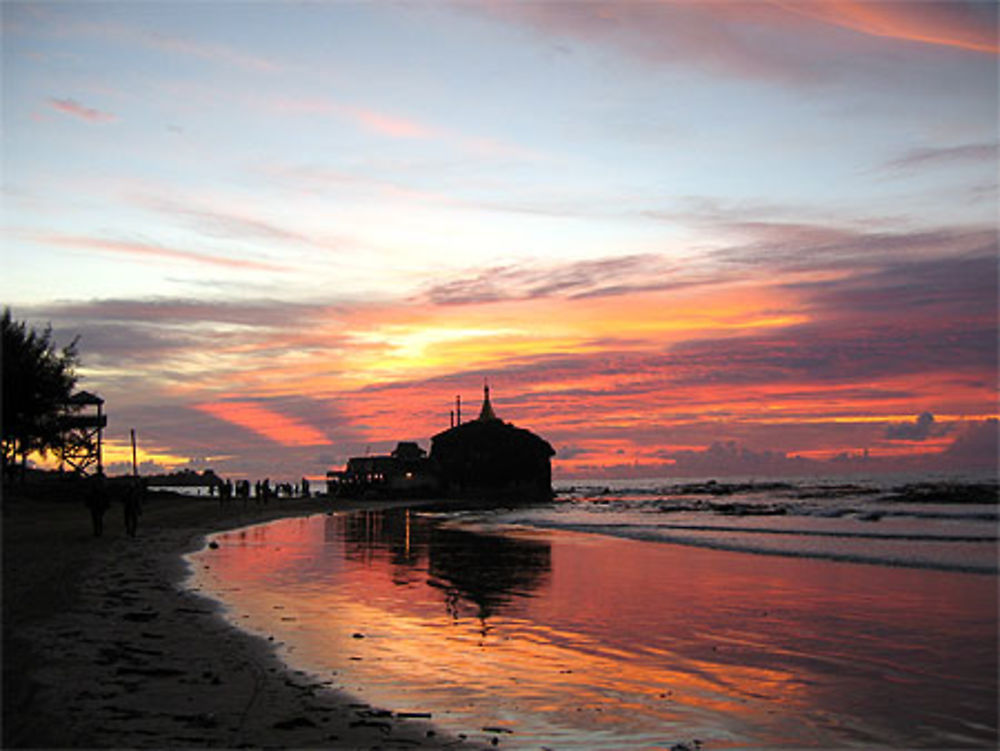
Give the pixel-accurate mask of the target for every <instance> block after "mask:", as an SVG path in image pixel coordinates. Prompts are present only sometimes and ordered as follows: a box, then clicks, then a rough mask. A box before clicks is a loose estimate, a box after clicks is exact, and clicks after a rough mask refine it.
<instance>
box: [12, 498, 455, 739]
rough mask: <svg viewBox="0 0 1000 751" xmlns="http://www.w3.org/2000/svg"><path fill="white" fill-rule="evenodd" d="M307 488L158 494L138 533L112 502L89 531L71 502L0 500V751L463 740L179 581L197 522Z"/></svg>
mask: <svg viewBox="0 0 1000 751" xmlns="http://www.w3.org/2000/svg"><path fill="white" fill-rule="evenodd" d="M327 507H328V503H327V502H326V501H323V500H319V499H309V500H306V499H302V500H294V501H289V500H282V501H280V502H272V503H271V504H270V505H269V506H266V507H257V506H254V505H253V504H252V503H251V504H250V506H249V507H248V508H246V509H244V508H243V506H242V505H238V504H231V505H230V506H229V507H227V508H225V509H222V508H220V506H219V504H218V502H217V501H215V500H212V499H207V498H206V499H192V498H188V497H177V496H173V497H171V496H155V497H152V498H150V499H149V500H148V501H147V503H146V505H145V508H144V511H143V516H142V519H141V522H140V526H139V532H138V535H137V536H136V537H135V538H129V537H127V536H126V535H125V532H124V523H123V519H122V508H121V507H120V506H117V505H114V506H112V507H111V509H110V510H109V511H108V513H107V515H106V524H105V531H104V535H103V536H102V537H100V538H96V537H94V536H93V534H92V530H91V526H90V519H89V516H88V513H87V510H86V509H85V508H84V506H83V504H82V502H74V501H73V500H72V499H62V500H59V501H54V500H34V499H29V498H25V497H21V496H19V495H18V494H17V493H16V490H15V492H14V493H8V494H7V496H6V497H5V498H4V502H3V746H4V748H61V747H77V748H143V747H160V748H162V747H171V748H180V747H223V748H239V747H250V746H253V747H284V748H302V747H311V748H315V747H327V748H329V747H338V748H386V749H389V748H412V747H441V746H444V745H448V746H454V747H462V746H463V745H465V744H464V743H463V742H462V739H452V738H447V737H444V736H443V735H441V734H439V732H438V731H436V730H435V729H434V728H433V727H431V726H430V725H429V724H427V723H426V721H424V720H423V719H422V718H402V719H401V718H399V717H396V716H393V715H392V713H390V712H388V711H385V710H383V709H382V708H379V707H370V706H366V705H364V704H362V703H359V702H358V701H357V700H356V699H355V698H353V697H351V696H350V695H347V694H344V693H338V692H336V691H333V690H331V687H330V682H326V683H323V682H318V681H316V680H315V679H314V678H310V677H307V676H305V675H304V674H297V673H295V672H293V671H289V670H288V669H287V668H286V667H285V666H284V665H283V663H282V662H281V661H280V660H278V659H277V657H276V656H275V655H274V651H273V644H272V643H269V642H268V641H267V640H266V639H264V638H257V637H253V636H249V635H246V634H244V633H242V632H240V631H238V630H237V629H234V628H233V627H231V626H229V625H228V624H226V623H225V622H224V621H223V620H222V618H221V617H220V616H219V614H218V612H217V606H216V605H215V604H214V603H213V602H211V601H209V600H207V599H205V598H203V597H201V596H199V595H198V593H196V592H191V591H184V590H182V589H181V588H179V586H178V585H179V583H180V582H182V581H183V579H184V577H185V575H186V570H185V564H184V563H183V561H182V558H181V555H182V554H183V553H185V552H188V551H191V550H194V549H197V548H198V547H200V546H201V545H202V544H203V536H204V535H205V534H207V533H209V532H213V531H218V530H222V529H231V528H235V527H239V526H243V525H246V524H251V523H256V522H260V521H265V520H268V519H273V518H278V517H283V516H290V515H305V514H310V513H322V512H324V511H325V510H326V509H327Z"/></svg>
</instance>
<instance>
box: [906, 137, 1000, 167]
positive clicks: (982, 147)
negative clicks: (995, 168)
mask: <svg viewBox="0 0 1000 751" xmlns="http://www.w3.org/2000/svg"><path fill="white" fill-rule="evenodd" d="M997 152H998V146H997V143H996V142H994V143H968V144H962V145H960V146H942V147H927V148H920V149H911V150H910V151H908V152H906V153H905V154H903V155H902V156H899V157H897V158H896V159H893V160H891V161H889V162H888V163H887V164H886V167H888V168H889V169H897V170H901V169H915V168H918V167H936V166H939V165H944V164H966V163H976V162H982V163H984V164H989V165H995V164H996V162H997Z"/></svg>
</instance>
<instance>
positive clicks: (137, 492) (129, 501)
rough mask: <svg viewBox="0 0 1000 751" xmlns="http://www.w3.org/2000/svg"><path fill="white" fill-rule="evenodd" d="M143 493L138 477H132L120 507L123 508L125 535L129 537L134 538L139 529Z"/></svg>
mask: <svg viewBox="0 0 1000 751" xmlns="http://www.w3.org/2000/svg"><path fill="white" fill-rule="evenodd" d="M143 492H144V488H143V485H142V481H141V480H140V479H139V478H138V477H133V478H132V481H131V482H130V483H129V486H128V488H127V489H126V491H125V497H124V498H123V499H122V505H123V506H124V507H125V534H127V535H128V536H129V537H135V533H136V531H137V530H138V528H139V516H140V515H141V514H142V496H143Z"/></svg>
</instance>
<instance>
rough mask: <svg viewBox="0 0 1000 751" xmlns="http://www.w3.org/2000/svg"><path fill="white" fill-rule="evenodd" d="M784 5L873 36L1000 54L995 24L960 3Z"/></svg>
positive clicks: (824, 0)
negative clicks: (977, 16) (984, 20)
mask: <svg viewBox="0 0 1000 751" xmlns="http://www.w3.org/2000/svg"><path fill="white" fill-rule="evenodd" d="M777 4H778V5H779V6H780V7H781V8H783V9H785V10H787V11H790V12H792V13H798V14H800V15H804V16H809V17H810V18H815V19H817V20H820V21H823V22H825V23H829V24H833V25H834V26H840V27H842V28H845V29H851V30H852V31H858V32H861V33H862V34H868V35H870V36H877V37H886V38H890V39H903V40H907V41H912V42H921V43H924V44H934V45H941V46H945V47H957V48H959V49H964V50H969V51H972V52H986V53H989V54H991V55H996V54H998V53H1000V46H998V45H997V29H996V26H995V25H992V24H990V23H985V22H983V19H982V18H976V16H975V14H974V13H973V12H972V11H970V9H969V8H968V7H963V6H962V4H961V3H947V4H944V3H918V2H910V3H903V2H870V0H814V2H808V3H802V2H779V3H777Z"/></svg>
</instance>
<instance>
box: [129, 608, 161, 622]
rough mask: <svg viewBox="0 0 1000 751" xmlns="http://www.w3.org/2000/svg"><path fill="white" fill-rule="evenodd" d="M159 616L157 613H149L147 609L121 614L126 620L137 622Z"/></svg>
mask: <svg viewBox="0 0 1000 751" xmlns="http://www.w3.org/2000/svg"><path fill="white" fill-rule="evenodd" d="M159 617H160V614H159V613H150V612H148V611H147V612H140V613H125V615H123V616H122V619H123V620H126V621H135V622H137V623H145V622H147V621H151V620H153V619H154V618H159Z"/></svg>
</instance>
